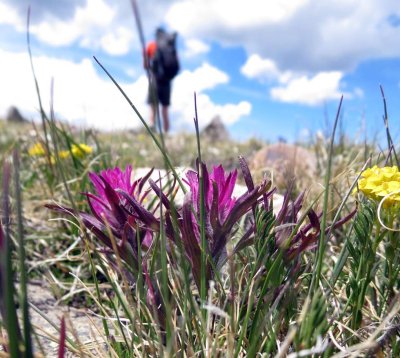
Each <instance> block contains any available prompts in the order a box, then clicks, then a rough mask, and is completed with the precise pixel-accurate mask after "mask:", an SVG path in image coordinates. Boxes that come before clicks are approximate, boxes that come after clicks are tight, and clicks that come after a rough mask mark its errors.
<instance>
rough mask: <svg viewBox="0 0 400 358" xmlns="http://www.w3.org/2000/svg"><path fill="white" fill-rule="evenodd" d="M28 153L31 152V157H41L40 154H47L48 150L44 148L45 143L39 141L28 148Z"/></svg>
mask: <svg viewBox="0 0 400 358" xmlns="http://www.w3.org/2000/svg"><path fill="white" fill-rule="evenodd" d="M28 154H29V155H30V156H31V157H39V156H43V155H45V154H46V151H45V149H44V147H43V144H42V143H40V142H38V143H36V144H34V145H33V146H31V147H30V148H29V149H28Z"/></svg>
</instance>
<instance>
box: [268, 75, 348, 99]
mask: <svg viewBox="0 0 400 358" xmlns="http://www.w3.org/2000/svg"><path fill="white" fill-rule="evenodd" d="M342 77H343V73H341V72H339V71H333V72H321V73H318V74H317V75H315V76H313V77H311V78H308V77H307V76H301V77H296V78H293V79H291V80H289V81H288V83H287V84H286V85H285V86H280V87H274V88H272V89H271V91H270V94H271V97H272V98H273V99H276V100H278V101H281V102H288V103H300V104H306V105H317V104H320V103H322V102H324V101H326V100H332V99H338V98H340V97H341V95H342V93H340V91H339V87H340V80H341V79H342Z"/></svg>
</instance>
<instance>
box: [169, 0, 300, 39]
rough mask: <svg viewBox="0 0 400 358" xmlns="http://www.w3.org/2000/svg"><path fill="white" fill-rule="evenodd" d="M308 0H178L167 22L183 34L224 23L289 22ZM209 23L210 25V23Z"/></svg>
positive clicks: (228, 25)
mask: <svg viewBox="0 0 400 358" xmlns="http://www.w3.org/2000/svg"><path fill="white" fill-rule="evenodd" d="M307 2H308V0H277V1H268V2H266V1H264V0H247V1H246V2H245V3H243V2H242V1H231V0H208V1H204V0H186V1H179V2H175V3H174V4H173V5H172V6H171V8H170V10H169V11H168V13H167V15H166V21H167V23H169V24H170V26H173V27H179V29H180V31H182V32H183V33H192V34H194V33H196V31H195V30H193V29H198V28H201V29H202V30H204V26H210V27H211V28H215V26H219V25H217V24H220V25H221V26H223V27H225V28H227V29H235V28H250V27H255V26H258V25H261V24H271V23H272V24H273V23H277V22H280V21H287V20H288V19H289V18H290V17H292V16H293V14H294V13H296V11H298V10H299V9H301V8H302V7H303V6H304V5H305V4H306V3H307ZM206 24H207V25H206Z"/></svg>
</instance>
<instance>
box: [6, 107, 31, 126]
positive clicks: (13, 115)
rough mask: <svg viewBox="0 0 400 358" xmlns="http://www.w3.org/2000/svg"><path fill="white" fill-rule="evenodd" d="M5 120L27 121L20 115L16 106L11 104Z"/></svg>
mask: <svg viewBox="0 0 400 358" xmlns="http://www.w3.org/2000/svg"><path fill="white" fill-rule="evenodd" d="M6 121H8V122H16V123H23V122H27V119H26V118H24V117H23V116H22V114H21V113H20V111H19V110H18V108H17V107H15V106H11V107H10V108H9V109H8V111H7V114H6Z"/></svg>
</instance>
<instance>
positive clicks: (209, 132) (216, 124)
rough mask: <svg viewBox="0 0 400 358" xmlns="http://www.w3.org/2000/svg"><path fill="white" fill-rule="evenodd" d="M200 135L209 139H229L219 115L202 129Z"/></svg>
mask: <svg viewBox="0 0 400 358" xmlns="http://www.w3.org/2000/svg"><path fill="white" fill-rule="evenodd" d="M202 135H203V136H204V137H206V138H208V139H210V140H211V141H225V140H229V133H228V130H227V129H226V127H225V125H224V123H223V122H222V120H221V117H220V116H216V117H214V118H213V120H212V121H211V122H210V123H209V124H208V125H207V126H206V127H205V128H204V129H203V131H202Z"/></svg>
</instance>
